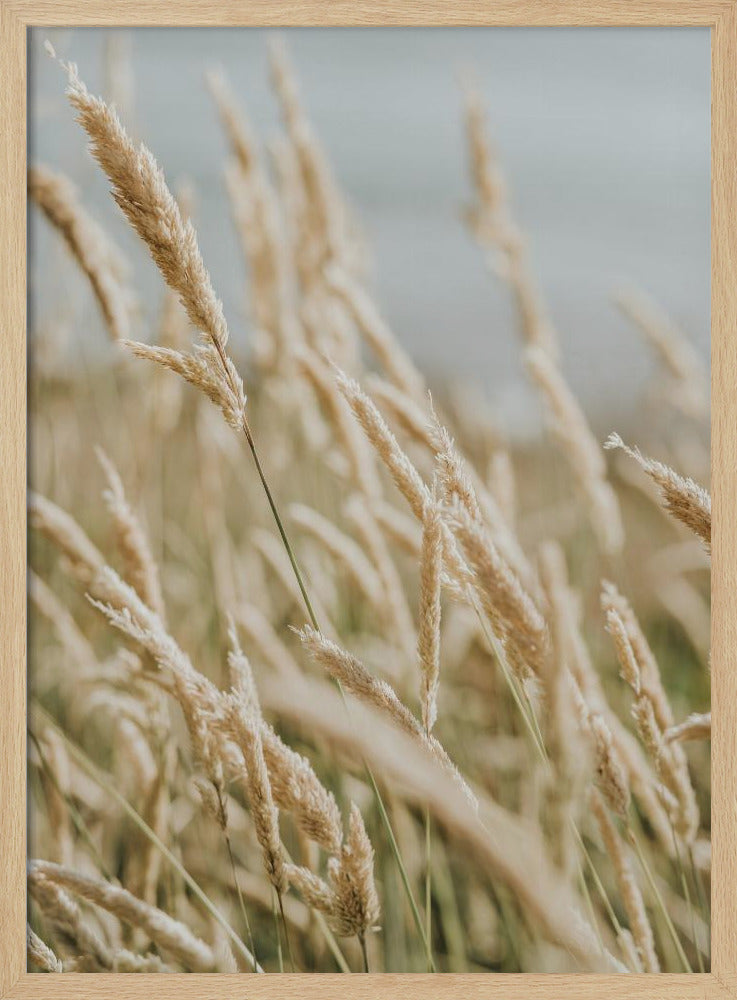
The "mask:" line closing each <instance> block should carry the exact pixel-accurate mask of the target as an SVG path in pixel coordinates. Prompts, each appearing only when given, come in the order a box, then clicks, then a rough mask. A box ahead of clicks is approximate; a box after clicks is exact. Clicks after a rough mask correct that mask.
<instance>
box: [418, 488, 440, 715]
mask: <svg viewBox="0 0 737 1000" xmlns="http://www.w3.org/2000/svg"><path fill="white" fill-rule="evenodd" d="M442 569H443V533H442V519H441V513H440V508H439V507H438V506H437V505H435V504H431V505H430V506H428V507H427V509H426V513H425V520H424V522H423V525H422V552H421V554H420V610H419V616H418V617H419V627H418V632H417V659H418V661H419V666H420V677H421V678H422V682H421V688H420V704H421V706H422V724H423V726H424V727H425V732H426V733H428V734H429V733H430V732H431V731H432V729H433V726H434V725H435V720H436V719H437V716H438V704H437V701H438V686H439V683H440V592H441V583H442V581H441V574H442Z"/></svg>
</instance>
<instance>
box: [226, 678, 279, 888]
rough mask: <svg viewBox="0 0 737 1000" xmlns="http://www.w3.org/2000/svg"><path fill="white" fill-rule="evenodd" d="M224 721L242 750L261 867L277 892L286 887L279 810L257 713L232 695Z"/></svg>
mask: <svg viewBox="0 0 737 1000" xmlns="http://www.w3.org/2000/svg"><path fill="white" fill-rule="evenodd" d="M226 713H227V714H226V721H227V724H228V726H229V728H230V733H231V736H232V739H233V741H234V742H235V744H236V745H237V746H238V748H239V750H240V751H241V753H242V754H243V760H244V762H245V775H244V779H243V781H244V784H245V786H246V788H247V789H248V799H249V802H250V804H251V813H252V815H253V821H254V826H255V828H256V836H257V838H258V842H259V844H260V845H261V850H262V852H263V862H264V868H265V869H266V874H267V876H268V879H269V881H270V882H271V884H272V885H273V886H274V888H275V889H276V891H277V893H279V895H281V894H283V893H284V892H286V890H287V888H288V887H289V883H288V882H287V876H286V872H285V868H284V853H283V850H282V845H281V836H280V834H279V813H278V810H277V808H276V806H275V805H274V799H273V797H272V794H271V783H270V781H269V772H268V769H267V767H266V760H265V758H264V748H263V743H262V740H261V725H260V717H259V715H258V714H257V713H256V712H254V710H253V708H252V707H250V706H248V705H247V704H245V703H244V702H243V701H242V699H241V698H240V696H239V695H237V694H236V695H234V696H231V697H230V699H229V703H228V706H227V709H226Z"/></svg>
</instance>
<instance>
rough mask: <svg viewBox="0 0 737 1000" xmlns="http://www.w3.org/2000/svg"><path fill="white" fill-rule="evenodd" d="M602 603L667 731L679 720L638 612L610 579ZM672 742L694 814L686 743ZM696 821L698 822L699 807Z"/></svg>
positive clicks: (688, 812)
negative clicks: (618, 625)
mask: <svg viewBox="0 0 737 1000" xmlns="http://www.w3.org/2000/svg"><path fill="white" fill-rule="evenodd" d="M601 606H602V610H603V611H604V613H605V615H608V613H609V612H610V611H611V612H613V613H614V614H616V615H617V616H618V617H619V621H620V622H621V627H622V628H623V629H624V631H625V633H626V636H627V640H628V642H629V646H630V649H631V650H632V654H633V656H634V658H635V661H636V663H637V669H638V671H639V682H640V686H641V688H642V689H643V690H644V691H645V692H646V694H647V699H648V701H649V703H650V704H651V705H652V710H653V714H654V717H655V722H656V724H657V727H658V730H659V731H660V733H662V734H663V735H664V734H665V733H666V732H668V731H669V730H670V729H672V727H673V726H674V724H675V719H674V717H673V710H672V708H671V705H670V701H669V699H668V695H667V694H666V692H665V689H664V688H663V682H662V679H661V676H660V667H659V666H658V661H657V660H656V658H655V655H654V654H653V652H652V650H651V648H650V644H649V643H648V641H647V639H646V637H645V634H644V632H643V631H642V628H641V627H640V623H639V621H638V620H637V616H636V615H635V613H634V611H633V609H632V606H631V605H630V603H629V601H628V600H627V598H626V597H624V595H623V594H621V593H620V592H619V590H617V588H616V587H615V586H614V584H612V583H609V582H607V581H603V583H602V593H601ZM668 743H670V745H669V746H667V747H666V753H667V755H668V756H669V758H670V760H671V766H672V769H673V771H675V772H677V773H678V774H679V775H680V780H679V782H678V788H679V789H680V791H679V792H678V793H677V795H678V799H679V801H680V803H681V809H682V811H683V814H684V816H693V814H694V811H695V810H696V803H695V798H694V793H693V786H692V784H691V778H690V775H689V770H688V760H687V759H686V754H685V753H684V751H683V749H682V747H681V746H680V745H678V742H675V743H671V742H670V741H668V740H666V744H668ZM696 822H698V812H697V811H696Z"/></svg>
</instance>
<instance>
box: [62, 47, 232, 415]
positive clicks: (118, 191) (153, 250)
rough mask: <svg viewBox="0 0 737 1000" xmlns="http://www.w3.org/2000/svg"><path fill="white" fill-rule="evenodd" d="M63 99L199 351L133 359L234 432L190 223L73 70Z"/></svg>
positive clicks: (227, 365)
mask: <svg viewBox="0 0 737 1000" xmlns="http://www.w3.org/2000/svg"><path fill="white" fill-rule="evenodd" d="M65 68H66V70H67V73H68V76H69V86H68V88H67V95H68V97H69V100H70V102H71V104H72V105H73V107H74V108H75V109H76V110H77V119H78V121H79V123H80V124H81V125H82V127H83V128H84V130H85V131H86V132H87V134H88V135H89V137H90V141H91V145H90V148H91V152H92V155H93V156H94V157H95V159H96V160H97V162H98V163H99V164H100V166H101V167H102V169H103V170H104V171H105V173H106V174H107V176H108V178H109V179H110V182H111V183H112V186H113V191H112V193H113V197H114V198H115V201H116V202H117V204H118V206H119V207H120V209H121V210H122V212H123V214H124V215H125V216H126V218H127V219H128V221H129V222H130V224H131V226H132V227H133V228H134V229H135V231H136V232H137V233H138V235H139V236H140V237H141V239H142V240H143V241H144V243H145V244H146V246H147V247H148V249H149V252H150V254H151V256H152V258H153V260H154V262H155V263H156V265H157V267H158V268H159V270H160V271H161V274H162V277H163V278H164V280H165V281H166V283H167V284H168V285H169V287H170V288H172V289H173V290H174V291H175V292H176V293H177V295H178V296H179V299H180V301H181V303H182V305H183V306H184V308H185V310H186V312H187V315H188V316H189V319H190V322H191V323H192V325H193V326H194V327H195V328H196V329H197V330H199V331H200V332H201V334H202V336H203V343H202V344H200V345H197V346H196V347H195V348H194V350H193V351H192V352H191V353H186V352H179V351H177V350H174V349H172V348H164V347H157V348H155V347H149V346H148V345H146V344H139V343H135V342H126V343H127V346H129V347H130V349H131V350H132V351H133V353H134V354H136V356H137V357H141V358H146V359H148V360H150V361H155V362H157V363H158V364H161V365H163V366H164V367H165V368H169V369H170V370H171V371H174V372H176V373H177V374H178V375H180V376H181V377H182V378H184V379H185V380H186V381H188V382H191V383H192V384H193V385H195V386H196V387H197V388H199V389H201V390H202V391H203V392H204V393H206V394H207V396H208V397H209V398H210V399H211V400H212V401H213V402H214V403H215V404H216V405H217V406H219V407H220V409H221V410H222V411H223V415H224V416H225V419H226V420H227V421H228V423H229V424H231V426H233V427H235V428H237V429H239V428H240V426H241V423H242V420H243V414H244V411H245V405H246V395H245V392H244V389H243V382H242V380H241V378H240V376H239V374H238V372H237V371H236V369H235V366H234V365H233V362H232V361H231V360H230V358H229V357H228V355H227V354H226V345H227V342H228V326H227V323H226V321H225V315H224V313H223V307H222V304H221V302H220V300H219V299H218V298H217V296H216V295H215V292H214V289H213V287H212V282H211V281H210V275H209V273H208V271H207V268H206V267H205V263H204V261H203V259H202V255H201V253H200V250H199V246H198V245H197V236H196V234H195V231H194V228H193V226H192V223H191V222H190V221H189V220H186V221H185V220H184V219H183V218H182V213H181V212H180V210H179V206H178V205H177V202H176V199H175V198H174V196H173V195H172V193H171V191H170V190H169V188H168V187H167V184H166V180H165V178H164V174H163V172H162V171H161V168H160V167H159V165H158V164H157V162H156V160H155V159H154V157H153V155H152V154H151V152H150V151H149V150H148V149H147V148H146V147H145V146H144V145H143V144H141V145H140V146H139V147H138V148H136V146H135V145H134V143H133V142H132V141H131V139H130V137H129V136H128V134H127V132H126V131H125V129H124V128H123V126H122V125H121V123H120V120H119V118H118V116H117V113H116V111H115V109H114V108H111V107H110V106H109V105H107V104H106V103H105V101H103V100H102V99H101V98H99V97H94V96H93V95H92V94H90V93H89V91H88V90H87V88H86V86H85V85H84V83H83V82H82V81H81V80H80V78H79V75H78V73H77V68H76V66H74V64H69V65H68V66H66V67H65Z"/></svg>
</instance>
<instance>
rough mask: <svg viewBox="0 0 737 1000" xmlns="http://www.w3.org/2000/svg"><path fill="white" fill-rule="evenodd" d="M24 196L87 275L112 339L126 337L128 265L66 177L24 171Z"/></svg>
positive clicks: (45, 169)
mask: <svg viewBox="0 0 737 1000" xmlns="http://www.w3.org/2000/svg"><path fill="white" fill-rule="evenodd" d="M28 196H29V197H30V199H31V200H32V201H33V203H34V204H35V205H37V206H38V208H39V209H40V210H41V211H42V212H43V214H44V215H45V216H46V218H47V219H48V220H49V222H50V223H51V225H52V226H54V228H55V229H57V230H58V231H59V233H60V234H61V236H62V237H63V239H64V241H65V243H66V244H67V246H68V247H69V250H70V252H71V254H72V256H73V257H74V259H75V260H76V261H77V263H78V264H79V266H80V268H81V269H82V271H83V273H84V274H85V275H86V276H87V279H88V280H89V283H90V285H91V286H92V291H93V292H94V295H95V298H96V299H97V303H98V305H99V306H100V310H101V312H102V315H103V317H104V319H105V325H106V326H107V329H108V332H109V334H110V336H111V337H112V339H113V340H125V339H126V338H127V337H128V336H130V321H131V311H132V307H133V298H132V294H131V292H130V290H129V289H128V288H127V287H126V284H125V279H126V275H127V273H128V264H127V263H126V261H125V260H124V258H123V256H122V254H121V252H120V251H119V250H118V248H117V247H116V246H114V244H113V243H112V241H111V240H110V238H109V237H108V236H107V234H106V233H105V232H104V231H103V229H102V228H101V227H100V226H99V225H98V224H97V222H95V220H94V219H93V218H92V217H91V216H90V215H89V213H88V212H87V211H86V209H85V208H84V207H83V205H82V204H81V203H80V201H79V198H78V197H77V191H76V188H75V187H74V185H73V184H72V182H71V181H70V180H68V179H67V178H66V177H64V176H63V175H62V174H58V173H56V172H54V171H53V170H49V168H48V167H44V166H40V165H39V166H35V167H30V168H29V170H28Z"/></svg>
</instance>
